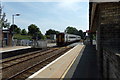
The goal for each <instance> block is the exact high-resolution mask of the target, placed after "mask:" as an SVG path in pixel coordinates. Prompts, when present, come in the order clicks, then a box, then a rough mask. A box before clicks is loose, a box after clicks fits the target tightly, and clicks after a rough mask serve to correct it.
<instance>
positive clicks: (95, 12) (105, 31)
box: [89, 2, 120, 79]
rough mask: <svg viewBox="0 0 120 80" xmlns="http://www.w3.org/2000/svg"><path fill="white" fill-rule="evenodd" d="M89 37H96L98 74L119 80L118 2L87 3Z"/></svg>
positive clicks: (119, 25) (119, 35) (119, 39)
mask: <svg viewBox="0 0 120 80" xmlns="http://www.w3.org/2000/svg"><path fill="white" fill-rule="evenodd" d="M89 12H90V13H89V20H90V21H89V36H90V40H91V44H92V39H93V35H96V42H97V44H96V48H97V56H98V66H99V74H100V75H101V77H102V78H103V79H105V78H106V79H110V78H112V79H113V78H114V79H120V2H102V3H100V2H90V3H89Z"/></svg>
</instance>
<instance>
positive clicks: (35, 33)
mask: <svg viewBox="0 0 120 80" xmlns="http://www.w3.org/2000/svg"><path fill="white" fill-rule="evenodd" d="M10 30H11V31H12V32H13V33H14V34H21V35H28V36H31V39H33V40H40V39H46V38H47V39H50V35H56V34H58V33H60V32H59V31H56V30H54V29H49V30H47V31H46V33H45V35H43V34H42V33H41V31H40V28H39V27H38V26H36V25H35V24H31V25H29V26H28V31H26V29H21V28H20V27H18V26H17V25H15V24H14V25H11V26H10ZM64 33H68V34H75V35H79V36H81V38H82V39H84V37H85V32H83V31H82V30H77V29H76V28H75V27H71V26H68V27H67V28H66V29H65V31H64Z"/></svg>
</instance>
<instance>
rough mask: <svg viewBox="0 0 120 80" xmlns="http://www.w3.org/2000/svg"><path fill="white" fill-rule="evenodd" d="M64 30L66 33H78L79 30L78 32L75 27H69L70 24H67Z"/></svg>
mask: <svg viewBox="0 0 120 80" xmlns="http://www.w3.org/2000/svg"><path fill="white" fill-rule="evenodd" d="M65 32H66V33H68V34H75V35H79V32H78V30H77V29H76V28H75V27H70V26H68V27H67V28H66V29H65Z"/></svg>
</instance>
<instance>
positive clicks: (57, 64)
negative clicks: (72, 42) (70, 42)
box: [27, 45, 84, 80]
mask: <svg viewBox="0 0 120 80" xmlns="http://www.w3.org/2000/svg"><path fill="white" fill-rule="evenodd" d="M83 47H84V45H77V46H75V47H74V48H72V49H71V50H69V51H68V52H66V53H65V54H64V55H62V56H60V57H59V58H57V59H56V60H55V61H53V62H51V63H50V64H48V65H47V66H45V67H44V68H42V69H40V70H39V71H38V72H36V73H35V74H33V75H31V76H30V77H29V78H28V79H27V80H34V79H35V78H37V79H43V78H46V79H48V78H49V79H53V78H54V79H55V78H56V79H60V78H64V77H65V75H66V73H67V71H68V70H69V69H70V67H71V66H72V64H73V63H74V61H75V59H76V57H77V56H78V55H79V54H80V55H82V54H81V53H80V51H81V50H82V49H83Z"/></svg>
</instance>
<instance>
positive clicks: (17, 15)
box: [12, 14, 20, 24]
mask: <svg viewBox="0 0 120 80" xmlns="http://www.w3.org/2000/svg"><path fill="white" fill-rule="evenodd" d="M15 16H20V14H13V15H12V24H14V20H15V18H14V17H15Z"/></svg>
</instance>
